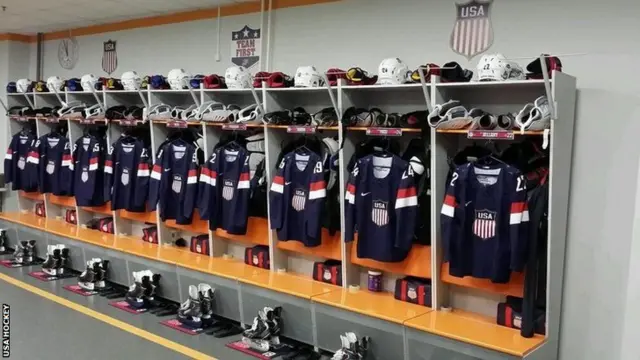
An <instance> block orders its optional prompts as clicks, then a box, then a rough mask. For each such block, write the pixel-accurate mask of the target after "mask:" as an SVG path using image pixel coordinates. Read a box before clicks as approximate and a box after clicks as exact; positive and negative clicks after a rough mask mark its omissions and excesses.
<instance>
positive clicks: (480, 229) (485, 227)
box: [473, 209, 496, 240]
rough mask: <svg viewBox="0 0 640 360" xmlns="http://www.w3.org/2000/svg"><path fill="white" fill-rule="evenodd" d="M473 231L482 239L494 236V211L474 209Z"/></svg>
mask: <svg viewBox="0 0 640 360" xmlns="http://www.w3.org/2000/svg"><path fill="white" fill-rule="evenodd" d="M473 233H474V234H476V236H477V237H479V238H481V239H482V240H486V239H490V238H492V237H494V236H495V235H496V212H495V211H489V210H486V209H485V210H476V219H475V220H474V221H473Z"/></svg>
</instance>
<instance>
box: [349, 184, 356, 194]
mask: <svg viewBox="0 0 640 360" xmlns="http://www.w3.org/2000/svg"><path fill="white" fill-rule="evenodd" d="M347 192H350V193H353V194H355V193H356V186H355V185H353V184H349V185H347Z"/></svg>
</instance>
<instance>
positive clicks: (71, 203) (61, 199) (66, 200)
mask: <svg viewBox="0 0 640 360" xmlns="http://www.w3.org/2000/svg"><path fill="white" fill-rule="evenodd" d="M47 201H49V202H50V203H52V204H55V205H60V206H66V207H73V208H75V207H76V198H75V197H73V196H57V195H53V194H48V195H47Z"/></svg>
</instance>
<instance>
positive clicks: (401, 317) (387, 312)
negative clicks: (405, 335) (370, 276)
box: [312, 288, 432, 324]
mask: <svg viewBox="0 0 640 360" xmlns="http://www.w3.org/2000/svg"><path fill="white" fill-rule="evenodd" d="M312 301H315V302H318V303H321V304H326V305H330V306H333V307H338V308H341V309H344V310H349V311H353V312H357V313H360V314H363V315H367V316H371V317H375V318H378V319H383V320H386V321H390V322H394V323H398V324H403V323H404V322H405V321H407V320H408V319H411V318H414V317H416V316H420V315H422V314H426V313H428V312H430V311H432V309H431V308H429V307H426V306H421V305H416V304H411V303H408V302H404V301H399V300H396V299H395V298H394V297H393V294H391V293H385V292H382V293H375V292H370V291H367V290H362V289H361V290H357V291H350V290H349V289H343V288H340V290H337V291H333V292H330V293H326V294H322V295H318V296H314V297H313V298H312Z"/></svg>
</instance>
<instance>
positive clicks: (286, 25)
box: [0, 0, 640, 360]
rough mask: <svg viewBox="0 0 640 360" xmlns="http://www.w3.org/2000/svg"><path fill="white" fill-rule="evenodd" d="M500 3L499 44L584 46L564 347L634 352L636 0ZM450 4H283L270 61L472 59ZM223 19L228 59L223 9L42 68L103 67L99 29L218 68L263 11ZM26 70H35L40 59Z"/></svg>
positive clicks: (418, 0)
mask: <svg viewBox="0 0 640 360" xmlns="http://www.w3.org/2000/svg"><path fill="white" fill-rule="evenodd" d="M492 6H493V9H492V11H493V13H492V22H493V29H494V34H495V42H494V45H493V47H492V48H491V49H490V52H498V51H499V52H502V53H504V54H505V55H507V56H509V57H526V56H529V57H532V56H536V55H538V54H540V53H542V52H550V53H555V54H576V53H580V54H582V55H578V56H568V55H567V56H561V58H562V61H563V64H564V69H565V71H566V72H567V73H570V74H572V75H574V76H576V77H577V78H578V87H579V94H578V104H577V125H576V130H575V132H576V133H575V135H576V141H575V149H574V159H575V160H574V162H573V168H572V171H573V179H572V188H571V209H570V216H569V219H570V224H569V234H568V236H569V241H568V251H567V262H566V285H565V296H564V306H563V308H564V311H563V326H562V338H561V351H560V352H561V358H562V359H567V360H574V359H585V360H591V359H593V360H600V359H637V358H638V357H637V354H638V353H640V349H639V347H640V341H637V339H638V335H639V334H638V333H639V331H638V330H637V326H636V325H635V324H637V323H638V320H640V313H639V312H640V310H638V306H637V304H638V301H637V300H638V298H639V294H640V291H639V289H638V285H636V284H638V283H640V282H639V281H638V280H640V279H638V275H636V274H638V271H635V269H637V268H639V267H640V249H638V246H635V247H632V239H633V238H634V236H633V235H634V232H633V224H634V214H635V208H636V204H635V198H634V196H633V194H635V192H636V188H637V184H638V175H637V174H638V153H639V150H640V141H638V140H637V134H638V133H639V131H640V109H639V105H640V98H639V96H638V94H640V76H638V74H637V70H636V69H637V66H638V64H639V59H640V51H639V50H638V49H640V36H639V34H640V23H639V22H638V21H637V18H638V16H639V15H640V3H638V2H637V1H632V0H610V1H606V2H605V1H595V0H582V1H581V0H555V1H551V0H538V1H527V0H508V1H506V0H495V1H494V4H493V5H492ZM454 9H455V8H454V5H453V1H449V0H447V1H436V0H429V1H424V0H398V1H393V2H390V1H388V0H387V1H382V0H345V1H343V2H340V3H334V4H325V5H317V6H312V7H298V8H291V9H284V10H280V11H278V12H276V13H275V14H274V16H273V26H274V31H273V43H272V45H273V48H272V60H273V62H272V65H273V66H272V68H273V69H278V70H281V71H285V72H288V73H292V72H293V71H295V68H296V66H298V65H303V64H313V65H316V66H317V67H319V68H321V69H326V68H328V67H342V68H347V67H349V66H352V65H358V66H361V67H363V68H365V69H368V70H370V71H373V72H375V71H376V70H377V66H378V64H379V62H380V61H381V60H382V59H383V58H385V57H392V56H398V57H400V58H402V59H403V60H404V61H405V62H407V63H409V64H410V66H411V67H415V66H417V65H418V64H422V63H425V62H435V63H440V64H441V63H443V62H445V61H450V60H456V61H458V62H460V63H461V64H463V65H469V66H473V67H475V63H476V62H477V60H478V59H477V58H475V59H473V60H472V62H471V63H468V62H467V61H466V59H464V58H462V57H460V56H458V55H455V54H453V52H452V51H451V50H450V49H449V34H450V32H451V29H452V26H453V19H454ZM222 21H223V23H222V29H223V33H222V45H221V54H222V61H221V62H219V63H216V62H215V61H214V60H213V59H214V56H215V36H216V22H215V20H203V21H197V22H191V23H182V24H174V25H168V26H162V27H154V28H146V29H136V30H131V31H126V32H116V33H110V34H100V35H95V36H88V37H81V38H79V39H78V40H79V42H80V48H81V49H80V51H81V53H80V62H79V64H78V66H77V68H76V69H74V70H73V71H71V72H68V71H63V70H62V69H61V68H60V67H59V65H58V61H57V58H56V56H57V46H58V41H50V42H47V43H46V45H45V48H44V50H45V63H44V74H45V76H50V75H59V76H62V77H69V76H70V75H75V76H81V75H82V74H83V73H86V72H93V73H95V74H96V75H102V74H103V72H102V70H101V62H100V59H101V56H102V41H106V40H108V39H113V40H117V41H118V54H119V68H118V70H117V71H116V73H117V75H119V74H121V73H122V72H124V71H126V70H130V69H133V70H137V71H138V72H141V73H158V72H160V73H167V72H168V71H169V70H170V69H171V68H173V67H178V66H180V67H184V68H185V69H187V70H189V71H191V72H192V73H198V72H203V73H212V72H216V73H221V72H223V71H224V69H225V68H226V67H227V66H229V65H230V61H229V43H228V39H229V37H230V32H231V31H232V30H238V29H239V28H241V27H242V26H243V25H244V24H245V23H248V24H249V25H252V26H254V27H256V26H258V25H259V23H260V19H259V15H258V14H253V15H243V16H235V17H228V18H223V19H222ZM264 35H265V36H266V32H264ZM1 46H2V45H0V50H1V49H2V47H1ZM31 48H32V51H31V54H30V56H31V58H32V59H34V57H35V46H34V45H32V46H31ZM263 48H264V49H266V41H265V42H264V43H263ZM0 53H1V52H0ZM526 62H527V61H526V60H522V61H521V63H522V64H523V65H526ZM32 64H35V62H34V61H32ZM0 68H1V66H0ZM10 69H13V67H10ZM2 71H3V70H1V69H0V79H1V76H2ZM29 73H31V74H33V73H35V69H34V67H33V66H31V70H30V71H29ZM24 75H25V74H18V73H14V72H12V73H11V76H10V77H11V78H19V77H21V76H24ZM638 237H639V235H638V233H637V232H636V233H635V238H638ZM632 269H634V271H631V270H632ZM552 276H553V274H552Z"/></svg>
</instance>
